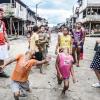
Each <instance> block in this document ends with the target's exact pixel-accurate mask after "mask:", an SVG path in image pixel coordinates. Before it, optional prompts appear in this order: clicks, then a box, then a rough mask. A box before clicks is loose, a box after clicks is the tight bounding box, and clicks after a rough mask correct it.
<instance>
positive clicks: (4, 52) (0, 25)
mask: <svg viewBox="0 0 100 100" xmlns="http://www.w3.org/2000/svg"><path fill="white" fill-rule="evenodd" d="M3 13H4V11H3V9H1V8H0V66H1V65H3V64H4V61H5V59H7V58H8V49H9V47H10V45H9V40H8V36H7V33H6V27H5V23H4V22H3V20H2V19H3ZM0 77H5V78H8V77H9V76H8V75H6V73H5V72H4V71H2V70H0Z"/></svg>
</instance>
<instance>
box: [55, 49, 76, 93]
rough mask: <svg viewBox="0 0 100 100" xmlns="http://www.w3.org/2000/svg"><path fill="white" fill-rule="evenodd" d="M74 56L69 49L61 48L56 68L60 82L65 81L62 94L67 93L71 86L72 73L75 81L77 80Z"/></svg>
mask: <svg viewBox="0 0 100 100" xmlns="http://www.w3.org/2000/svg"><path fill="white" fill-rule="evenodd" d="M72 63H73V57H72V56H71V55H70V54H69V49H63V48H61V49H60V53H59V54H58V56H57V59H56V70H57V77H58V84H61V83H62V81H63V82H64V88H63V90H62V94H65V92H66V90H68V88H69V78H70V73H71V75H72V78H73V82H75V77H74V70H73V65H72Z"/></svg>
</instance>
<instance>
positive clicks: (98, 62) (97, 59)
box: [90, 40, 100, 88]
mask: <svg viewBox="0 0 100 100" xmlns="http://www.w3.org/2000/svg"><path fill="white" fill-rule="evenodd" d="M95 51H96V53H95V55H94V58H93V61H92V63H91V66H90V67H91V69H93V70H94V72H95V74H96V76H97V79H98V83H95V84H93V85H92V86H93V87H95V88H100V40H99V41H97V42H96V47H95Z"/></svg>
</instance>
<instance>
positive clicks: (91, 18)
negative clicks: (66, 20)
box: [77, 15, 100, 23]
mask: <svg viewBox="0 0 100 100" xmlns="http://www.w3.org/2000/svg"><path fill="white" fill-rule="evenodd" d="M87 21H91V22H93V21H96V22H98V21H99V22H100V15H87V16H86V17H85V18H82V19H77V22H82V23H85V22H87Z"/></svg>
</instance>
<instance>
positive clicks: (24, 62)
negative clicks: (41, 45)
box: [1, 51, 49, 100]
mask: <svg viewBox="0 0 100 100" xmlns="http://www.w3.org/2000/svg"><path fill="white" fill-rule="evenodd" d="M32 56H33V54H32V53H31V52H30V51H28V52H26V53H25V54H20V55H17V56H16V57H14V58H11V59H10V60H9V61H7V62H5V64H4V65H3V66H1V67H2V68H3V69H4V68H5V67H6V66H7V65H9V64H11V63H13V62H16V66H15V68H14V71H13V73H12V76H11V81H12V83H11V88H12V91H13V93H14V98H15V100H19V97H20V96H23V97H25V96H27V92H31V89H30V87H29V81H28V77H29V73H30V71H31V69H32V68H35V67H37V65H41V64H44V63H47V62H48V61H49V58H46V59H44V60H42V61H38V60H35V59H32Z"/></svg>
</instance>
